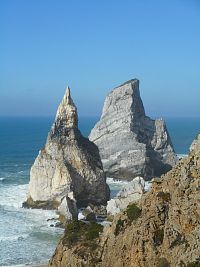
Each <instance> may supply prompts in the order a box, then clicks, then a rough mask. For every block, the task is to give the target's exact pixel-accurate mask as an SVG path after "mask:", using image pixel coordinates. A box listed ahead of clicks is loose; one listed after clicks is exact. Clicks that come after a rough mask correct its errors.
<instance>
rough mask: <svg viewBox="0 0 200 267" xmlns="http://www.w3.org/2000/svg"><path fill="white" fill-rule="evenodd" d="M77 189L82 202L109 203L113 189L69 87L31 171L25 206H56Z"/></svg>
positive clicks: (81, 204) (79, 203)
mask: <svg viewBox="0 0 200 267" xmlns="http://www.w3.org/2000/svg"><path fill="white" fill-rule="evenodd" d="M70 192H73V194H74V197H75V199H76V201H77V205H78V206H86V205H88V204H90V203H92V204H94V205H99V204H105V203H106V201H107V200H108V198H109V189H108V186H107V184H106V178H105V174H104V172H103V167H102V163H101V159H100V156H99V151H98V148H97V146H96V145H95V144H94V143H92V142H90V141H89V140H88V139H87V138H85V137H83V136H82V135H81V133H80V131H79V129H78V115H77V109H76V106H75V105H74V103H73V100H72V98H71V95H70V90H69V88H67V90H66V94H65V96H64V98H63V100H62V102H61V104H60V106H59V108H58V111H57V115H56V119H55V122H54V124H53V126H52V128H51V130H50V132H49V134H48V138H47V141H46V145H45V147H44V148H43V149H42V150H41V151H40V152H39V155H38V157H37V158H36V160H35V162H34V164H33V166H32V168H31V173H30V183H29V196H28V199H27V202H26V203H25V205H24V206H37V205H38V203H39V204H40V205H39V206H40V207H41V203H43V204H44V207H45V203H47V202H48V204H49V203H50V204H51V203H53V204H52V206H55V205H57V206H58V205H59V204H60V203H61V200H62V199H63V198H64V197H66V196H68V194H69V193H70Z"/></svg>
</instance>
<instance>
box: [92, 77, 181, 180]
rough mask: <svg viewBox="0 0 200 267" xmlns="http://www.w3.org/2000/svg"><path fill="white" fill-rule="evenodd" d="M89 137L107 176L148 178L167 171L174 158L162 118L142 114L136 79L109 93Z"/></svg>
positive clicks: (143, 112) (173, 162)
mask: <svg viewBox="0 0 200 267" xmlns="http://www.w3.org/2000/svg"><path fill="white" fill-rule="evenodd" d="M89 139H90V140H91V141H93V142H94V143H95V144H96V145H97V146H98V148H99V151H100V156H101V159H102V163H103V167H104V171H105V172H106V174H107V176H108V177H113V178H118V179H126V180H132V179H133V178H134V177H136V176H142V177H144V178H145V179H150V178H152V177H154V176H160V175H162V174H164V173H166V172H167V171H169V170H170V169H171V167H172V166H173V165H174V164H175V163H176V161H177V157H176V155H175V153H174V149H173V145H172V142H171V140H170V136H169V134H168V131H167V129H166V125H165V122H164V120H162V119H159V120H152V119H150V118H149V117H147V116H146V115H145V110H144V106H143V103H142V100H141V97H140V91H139V81H138V80H137V79H133V80H130V81H128V82H126V83H124V84H122V85H120V86H119V87H117V88H115V89H114V90H113V91H111V92H110V93H109V94H108V96H107V97H106V100H105V102H104V107H103V112H102V115H101V119H100V121H99V122H97V124H96V125H95V127H94V128H93V129H92V131H91V133H90V136H89Z"/></svg>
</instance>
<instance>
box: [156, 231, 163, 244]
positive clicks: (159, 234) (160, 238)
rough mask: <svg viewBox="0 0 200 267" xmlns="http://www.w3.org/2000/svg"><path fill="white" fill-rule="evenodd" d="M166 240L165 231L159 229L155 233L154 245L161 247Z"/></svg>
mask: <svg viewBox="0 0 200 267" xmlns="http://www.w3.org/2000/svg"><path fill="white" fill-rule="evenodd" d="M163 238H164V229H157V230H156V231H155V233H154V243H155V244H156V245H157V246H160V245H161V244H162V242H163Z"/></svg>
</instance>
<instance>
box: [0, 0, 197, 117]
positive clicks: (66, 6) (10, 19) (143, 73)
mask: <svg viewBox="0 0 200 267" xmlns="http://www.w3.org/2000/svg"><path fill="white" fill-rule="evenodd" d="M132 78H138V79H139V80H140V93H141V97H142V99H143V103H144V106H145V109H146V113H147V114H148V115H149V116H153V117H200V1H199V0H163V1H160V0H151V1H149V0H121V1H120V0H109V1H107V0H101V1H99V0H84V1H83V0H80V1H78V0H74V1H72V0H59V1H58V0H28V1H27V0H0V116H54V115H55V112H56V109H57V106H58V104H59V102H60V101H61V99H62V97H63V95H64V92H65V88H66V86H67V85H69V86H70V88H71V93H72V97H73V99H74V102H75V103H76V105H77V107H78V111H79V116H99V115H100V114H101V111H102V107H103V102H104V99H105V97H106V95H107V94H108V93H109V91H110V90H112V89H113V88H114V87H116V86H117V85H119V84H121V83H123V82H125V81H127V80H130V79H132Z"/></svg>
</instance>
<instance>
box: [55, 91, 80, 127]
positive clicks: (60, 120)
mask: <svg viewBox="0 0 200 267" xmlns="http://www.w3.org/2000/svg"><path fill="white" fill-rule="evenodd" d="M56 124H57V125H62V127H65V128H77V127H78V114H77V108H76V106H75V104H74V102H73V100H72V98H71V92H70V88H69V86H67V88H66V92H65V95H64V97H63V99H62V101H61V103H60V105H59V107H58V110H57V114H56Z"/></svg>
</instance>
